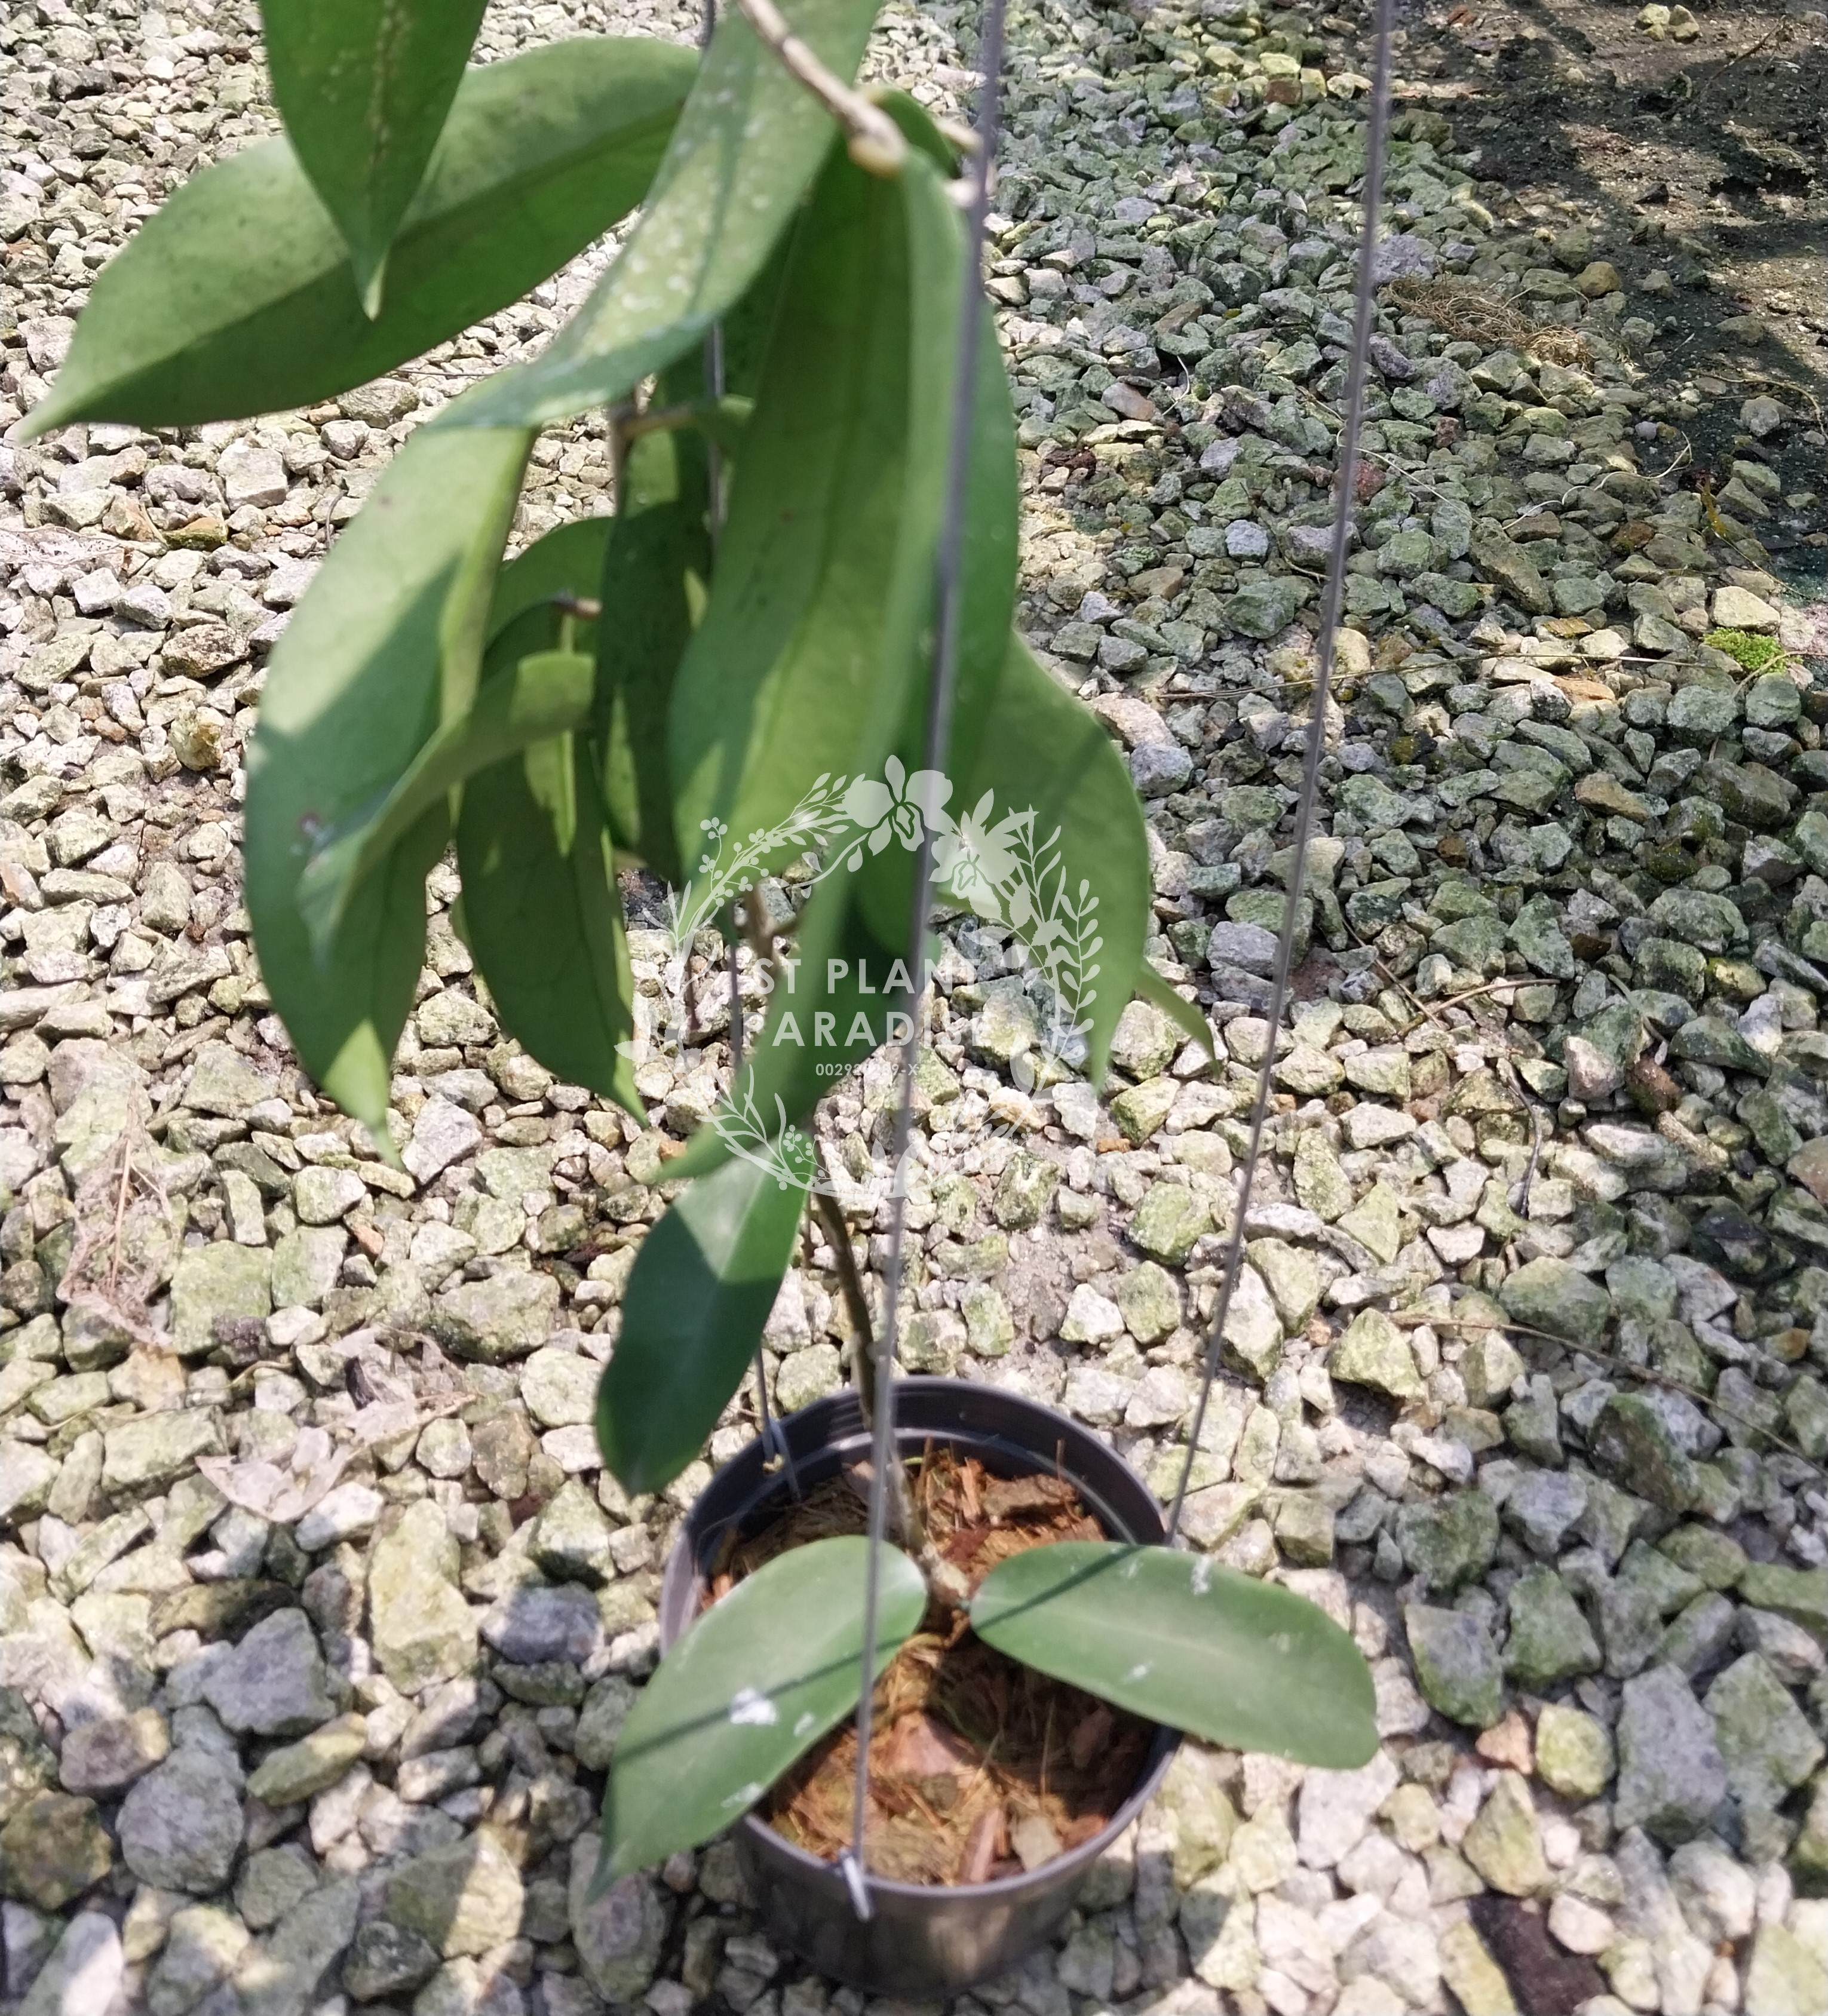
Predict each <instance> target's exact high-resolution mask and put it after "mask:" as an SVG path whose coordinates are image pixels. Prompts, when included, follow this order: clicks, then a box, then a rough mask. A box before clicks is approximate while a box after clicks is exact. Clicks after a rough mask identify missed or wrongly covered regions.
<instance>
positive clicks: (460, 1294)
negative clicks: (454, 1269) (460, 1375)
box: [432, 1271, 559, 1365]
mask: <svg viewBox="0 0 1828 2016" xmlns="http://www.w3.org/2000/svg"><path fill="white" fill-rule="evenodd" d="M558 1309H559V1284H558V1283H557V1282H556V1281H555V1280H553V1279H552V1276H551V1275H550V1274H540V1273H533V1272H531V1271H528V1272H526V1273H502V1274H494V1275H491V1276H490V1277H489V1278H488V1280H486V1281H465V1282H463V1283H461V1284H460V1285H459V1287H454V1288H447V1289H446V1290H445V1291H444V1293H443V1294H441V1295H440V1296H439V1297H438V1298H437V1301H436V1302H435V1303H434V1305H433V1308H432V1330H433V1334H434V1335H435V1336H436V1337H437V1340H438V1341H439V1343H440V1344H441V1345H443V1346H444V1348H445V1350H447V1351H448V1352H450V1353H451V1355H452V1357H453V1358H464V1359H472V1360H473V1361H475V1362H476V1363H478V1364H482V1365H506V1364H507V1363H509V1362H510V1361H511V1360H513V1359H516V1358H524V1357H525V1356H526V1355H527V1353H528V1352H530V1351H532V1350H533V1349H534V1348H536V1346H538V1345H541V1344H543V1343H544V1342H545V1339H546V1338H547V1337H548V1336H549V1334H551V1331H552V1321H553V1319H554V1317H555V1316H556V1315H557V1314H558Z"/></svg>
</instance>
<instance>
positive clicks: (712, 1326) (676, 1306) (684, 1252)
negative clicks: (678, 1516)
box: [596, 1137, 812, 1492]
mask: <svg viewBox="0 0 1828 2016" xmlns="http://www.w3.org/2000/svg"><path fill="white" fill-rule="evenodd" d="M811 1174H812V1168H811V1156H810V1154H809V1153H808V1152H807V1151H806V1150H805V1148H804V1143H801V1142H799V1141H798V1140H797V1137H794V1138H790V1139H789V1141H788V1142H787V1143H786V1147H784V1149H783V1153H782V1155H781V1157H780V1159H779V1165H778V1166H776V1167H764V1166H761V1165H760V1164H758V1163H757V1162H754V1161H744V1160H741V1159H738V1160H736V1161H730V1162H727V1163H726V1164H725V1165H724V1167H723V1168H721V1169H718V1171H716V1172H715V1173H714V1174H713V1175H710V1176H707V1177H706V1178H705V1179H703V1181H701V1182H699V1183H694V1184H693V1186H692V1187H691V1189H690V1190H688V1191H687V1192H686V1193H685V1195H684V1196H683V1197H680V1198H679V1199H678V1201H677V1202H675V1204H671V1206H669V1207H668V1210H667V1211H666V1214H665V1215H664V1217H662V1218H661V1219H660V1222H659V1223H658V1224H657V1225H656V1226H654V1228H653V1230H652V1231H651V1232H650V1233H648V1235H647V1237H646V1239H645V1240H643V1241H642V1247H641V1251H640V1252H639V1254H638V1255H636V1257H635V1266H634V1269H633V1271H632V1273H630V1275H629V1276H628V1287H626V1289H625V1290H624V1291H623V1296H622V1328H621V1334H620V1335H619V1336H618V1337H617V1340H616V1349H615V1353H614V1356H613V1357H612V1358H611V1359H610V1363H609V1366H608V1369H607V1370H606V1371H605V1373H603V1383H602V1384H601V1385H600V1386H599V1388H598V1389H597V1404H596V1438H597V1442H598V1444H599V1446H600V1447H601V1449H602V1450H603V1460H604V1462H606V1463H607V1464H608V1465H609V1467H610V1469H611V1470H612V1471H614V1472H615V1474H616V1475H617V1477H619V1478H621V1480H622V1481H623V1483H624V1485H627V1487H628V1489H629V1490H631V1491H636V1492H639V1491H658V1490H659V1489H661V1487H662V1486H663V1485H666V1484H668V1483H670V1482H671V1481H672V1479H673V1478H675V1477H677V1476H678V1474H679V1473H680V1471H682V1470H683V1469H684V1468H685V1467H686V1464H687V1463H689V1462H690V1461H691V1460H692V1459H693V1457H694V1456H696V1455H697V1453H698V1452H699V1451H700V1449H702V1448H703V1445H704V1442H705V1439H706V1438H707V1436H708V1435H710V1433H711V1430H712V1429H713V1428H714V1427H716V1426H717V1420H718V1415H719V1414H720V1413H722V1412H723V1409H724V1403H725V1401H727V1400H728V1399H729V1397H730V1395H732V1393H733V1392H735V1391H736V1387H737V1384H738V1382H739V1381H740V1380H741V1378H742V1377H743V1370H744V1368H745V1367H746V1366H747V1365H748V1363H749V1361H750V1357H751V1356H752V1355H753V1354H754V1350H755V1346H756V1344H757V1341H758V1340H759V1339H760V1337H761V1332H762V1326H763V1325H764V1324H765V1323H766V1322H767V1321H768V1313H769V1312H770V1311H771V1310H772V1309H773V1307H774V1305H775V1296H776V1295H777V1294H779V1292H780V1286H781V1281H782V1279H783V1276H785V1274H786V1271H787V1268H788V1265H789V1264H790V1262H791V1261H792V1259H793V1242H794V1240H795V1238H796V1237H797V1235H798V1233H799V1230H800V1215H801V1212H802V1211H804V1208H805V1206H806V1191H807V1186H808V1183H809V1181H810V1179H811Z"/></svg>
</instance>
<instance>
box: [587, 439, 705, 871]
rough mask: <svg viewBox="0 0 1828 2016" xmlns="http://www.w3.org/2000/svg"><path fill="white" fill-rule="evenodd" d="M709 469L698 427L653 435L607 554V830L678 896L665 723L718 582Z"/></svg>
mask: <svg viewBox="0 0 1828 2016" xmlns="http://www.w3.org/2000/svg"><path fill="white" fill-rule="evenodd" d="M706 506H707V458H706V453H705V444H704V439H703V436H702V435H701V434H699V433H698V432H697V431H696V430H692V429H685V428H679V429H673V430H669V431H668V432H666V433H664V434H644V435H642V437H640V438H639V440H637V441H635V443H634V445H633V446H632V448H630V449H629V452H628V459H627V461H626V463H624V466H623V472H622V496H621V509H620V510H619V511H618V512H617V515H616V520H615V528H614V531H612V532H611V534H610V538H609V541H608V542H607V544H606V547H605V549H604V552H603V578H602V587H601V591H600V592H601V599H602V602H603V609H604V610H605V612H606V620H605V621H603V623H602V624H601V625H599V628H598V631H597V639H596V652H597V701H596V706H597V712H596V743H597V747H598V749H599V752H600V753H601V755H602V759H603V797H604V801H605V803H606V805H607V807H608V808H609V815H610V830H611V831H612V832H613V833H614V835H615V837H616V841H617V845H618V846H620V847H622V848H625V849H627V850H628V851H630V852H632V853H634V854H637V855H640V856H641V857H642V859H643V860H645V861H646V862H647V864H648V866H650V868H652V869H653V871H654V872H655V873H656V874H657V875H659V876H660V877H661V879H662V880H664V881H666V882H668V883H669V884H672V885H673V886H674V887H678V884H680V883H681V882H682V880H684V879H685V878H684V877H683V875H682V872H681V869H680V864H679V855H678V844H677V842H676V841H675V834H674V820H673V788H672V778H671V773H670V770H669V766H668V754H667V720H668V708H669V706H670V705H671V700H672V695H673V685H674V681H675V677H676V675H677V674H678V668H679V662H680V660H681V659H682V657H684V655H685V653H686V646H687V645H688V644H689V643H690V641H691V638H692V632H693V628H694V626H695V625H696V623H697V621H698V620H699V618H700V616H701V615H702V614H703V611H704V604H705V597H706V595H707V592H708V584H709V581H710V579H711V533H710V529H709V525H708V522H707V509H706Z"/></svg>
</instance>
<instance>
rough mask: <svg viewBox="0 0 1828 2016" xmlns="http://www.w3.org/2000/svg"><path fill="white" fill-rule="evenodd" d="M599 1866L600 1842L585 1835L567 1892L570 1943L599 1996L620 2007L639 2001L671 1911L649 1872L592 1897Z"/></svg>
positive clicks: (574, 1851)
mask: <svg viewBox="0 0 1828 2016" xmlns="http://www.w3.org/2000/svg"><path fill="white" fill-rule="evenodd" d="M596 1865H597V1844H596V1841H594V1840H593V1839H592V1838H590V1837H589V1836H588V1834H581V1835H580V1836H579V1837H578V1839H577V1840H576V1841H574V1842H573V1843H572V1844H571V1878H570V1885H569V1886H568V1889H567V1903H568V1904H569V1906H570V1919H571V1939H572V1943H573V1944H574V1946H576V1947H577V1949H578V1963H579V1964H580V1965H581V1967H583V1969H584V1972H585V1978H586V1979H587V1980H588V1982H590V1985H592V1987H593V1988H594V1989H596V1992H597V1993H598V1994H599V1995H600V1996H603V1999H604V2000H606V2001H607V2002H610V2003H615V2004H617V2005H621V2004H622V2003H633V2002H637V2001H639V2000H640V1998H641V1997H642V1995H643V1994H645V1993H646V1990H647V1988H648V1985H649V1984H650V1982H652V1981H653V1977H654V1974H655V1972H656V1971H657V1968H658V1967H659V1966H660V1953H661V1951H662V1949H663V1948H664V1946H665V1944H666V1939H667V1932H668V1927H669V1925H670V1924H671V1919H672V1913H671V1909H670V1908H669V1906H668V1905H667V1904H666V1903H664V1901H663V1899H662V1895H661V1893H660V1890H659V1888H658V1886H657V1885H656V1884H655V1882H654V1881H653V1878H652V1877H649V1876H646V1875H637V1876H624V1877H622V1879H621V1881H619V1882H617V1883H614V1884H612V1885H610V1888H608V1889H607V1890H606V1891H605V1892H603V1895H601V1896H600V1897H594V1898H593V1897H592V1894H591V1893H592V1890H593V1888H595V1885H596Z"/></svg>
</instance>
